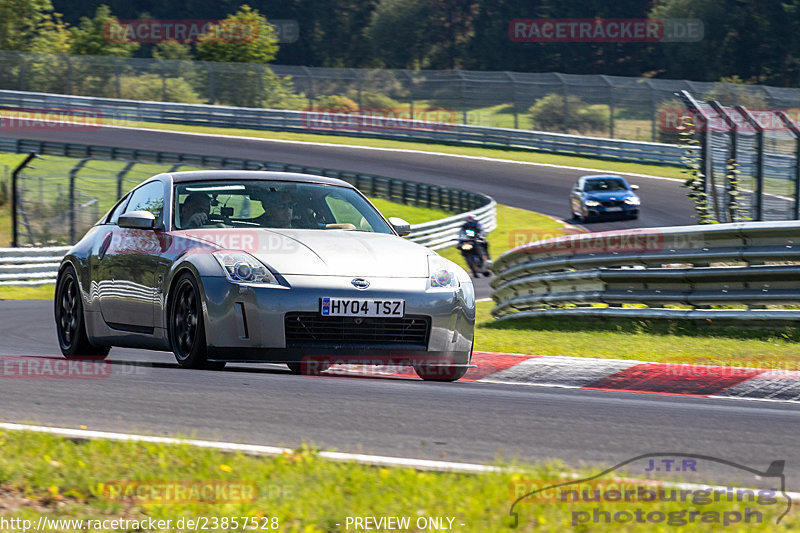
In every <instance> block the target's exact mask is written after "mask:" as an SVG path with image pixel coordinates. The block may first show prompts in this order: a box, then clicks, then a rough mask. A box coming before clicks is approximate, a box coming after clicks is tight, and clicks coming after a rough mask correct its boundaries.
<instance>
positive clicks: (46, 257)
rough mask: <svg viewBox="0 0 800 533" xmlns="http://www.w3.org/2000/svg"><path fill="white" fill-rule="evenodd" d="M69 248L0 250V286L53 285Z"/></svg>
mask: <svg viewBox="0 0 800 533" xmlns="http://www.w3.org/2000/svg"><path fill="white" fill-rule="evenodd" d="M67 250H69V246H53V247H47V248H0V286H2V285H41V284H43V283H54V282H55V280H56V275H57V274H58V267H59V265H60V264H61V259H62V258H63V257H64V254H65V253H67Z"/></svg>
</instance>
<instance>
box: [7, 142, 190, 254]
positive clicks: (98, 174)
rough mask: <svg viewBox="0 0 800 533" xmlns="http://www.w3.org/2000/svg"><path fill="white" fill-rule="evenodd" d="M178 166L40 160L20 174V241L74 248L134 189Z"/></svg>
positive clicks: (18, 238)
mask: <svg viewBox="0 0 800 533" xmlns="http://www.w3.org/2000/svg"><path fill="white" fill-rule="evenodd" d="M178 168H179V166H178V165H175V166H170V165H153V164H146V163H133V162H125V161H105V160H97V159H81V160H76V159H72V158H67V157H54V156H39V157H36V158H34V159H33V160H31V162H30V163H29V164H28V165H27V166H25V167H24V168H23V169H22V170H21V172H20V173H19V174H18V176H17V187H16V193H17V196H16V203H17V204H16V207H17V210H16V219H15V220H14V223H15V225H16V231H17V240H18V242H19V244H22V245H35V246H57V245H64V244H72V243H74V242H76V241H77V240H78V238H79V237H80V236H81V235H83V234H84V233H86V231H88V230H89V228H90V227H91V226H92V225H94V224H95V223H96V222H97V221H98V220H99V219H100V217H101V216H102V215H103V214H105V213H106V212H107V211H108V210H109V209H110V208H111V207H112V206H113V205H114V202H116V201H117V199H118V198H120V197H121V196H122V194H124V193H125V192H127V191H128V190H129V189H132V188H133V187H134V186H136V185H137V184H138V183H141V182H142V181H144V180H145V179H147V178H149V177H150V176H153V175H154V174H157V173H159V172H164V171H169V170H172V169H178Z"/></svg>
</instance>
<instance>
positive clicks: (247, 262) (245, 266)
mask: <svg viewBox="0 0 800 533" xmlns="http://www.w3.org/2000/svg"><path fill="white" fill-rule="evenodd" d="M211 255H213V256H214V258H215V259H216V260H217V261H218V262H219V264H220V266H222V269H223V270H224V271H225V276H226V277H227V278H228V279H229V280H231V281H233V282H234V283H269V284H272V285H279V283H278V280H277V279H276V278H275V276H274V275H273V274H272V272H270V271H269V269H268V268H267V267H266V266H264V264H263V263H262V262H261V261H259V260H258V259H256V258H255V257H253V256H252V255H250V254H248V253H245V252H224V251H219V252H212V254H211Z"/></svg>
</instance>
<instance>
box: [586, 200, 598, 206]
mask: <svg viewBox="0 0 800 533" xmlns="http://www.w3.org/2000/svg"><path fill="white" fill-rule="evenodd" d="M583 205H585V206H586V207H597V206H599V205H600V202H598V201H597V200H584V201H583Z"/></svg>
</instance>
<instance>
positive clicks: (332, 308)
mask: <svg viewBox="0 0 800 533" xmlns="http://www.w3.org/2000/svg"><path fill="white" fill-rule="evenodd" d="M405 310H406V302H405V300H378V299H371V298H369V299H368V298H320V299H319V311H320V314H321V315H322V316H395V317H402V316H403V314H404V313H405Z"/></svg>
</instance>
